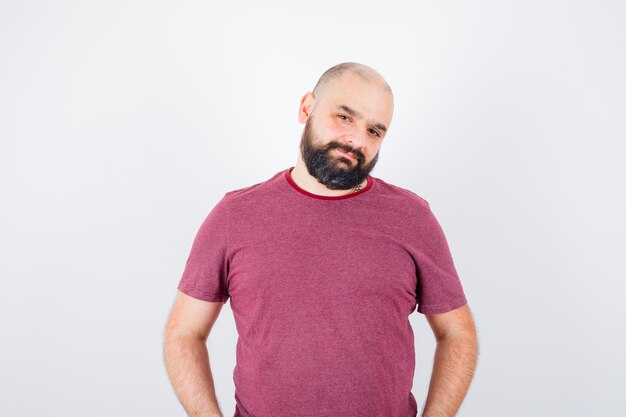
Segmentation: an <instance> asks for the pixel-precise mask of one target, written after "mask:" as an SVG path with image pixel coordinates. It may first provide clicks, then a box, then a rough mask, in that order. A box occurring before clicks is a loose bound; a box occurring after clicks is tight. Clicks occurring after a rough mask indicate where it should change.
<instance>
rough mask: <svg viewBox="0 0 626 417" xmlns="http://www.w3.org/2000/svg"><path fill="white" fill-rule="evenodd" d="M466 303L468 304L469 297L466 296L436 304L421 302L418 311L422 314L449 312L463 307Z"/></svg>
mask: <svg viewBox="0 0 626 417" xmlns="http://www.w3.org/2000/svg"><path fill="white" fill-rule="evenodd" d="M465 304H467V299H466V298H465V297H463V298H458V299H456V300H454V301H448V302H446V303H441V304H435V305H432V306H424V305H421V304H420V305H419V306H418V307H417V312H418V313H421V314H440V313H447V312H448V311H452V310H455V309H457V308H459V307H463V306H464V305H465Z"/></svg>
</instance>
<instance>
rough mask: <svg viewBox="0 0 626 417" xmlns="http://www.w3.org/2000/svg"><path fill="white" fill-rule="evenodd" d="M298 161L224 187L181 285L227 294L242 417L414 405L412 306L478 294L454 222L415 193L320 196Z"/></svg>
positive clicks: (441, 307) (436, 308) (370, 185)
mask: <svg viewBox="0 0 626 417" xmlns="http://www.w3.org/2000/svg"><path fill="white" fill-rule="evenodd" d="M291 169H293V167H291V168H288V169H286V170H284V171H280V172H278V173H276V174H275V175H274V176H272V177H271V178H269V179H268V180H266V181H264V182H261V183H258V184H254V185H252V186H249V187H245V188H241V189H238V190H233V191H229V192H227V193H226V194H225V195H224V197H222V199H221V200H220V201H219V202H218V203H217V204H216V205H215V207H214V208H213V209H212V210H211V212H210V213H209V214H208V216H207V217H206V219H205V220H204V222H203V223H202V225H201V226H200V229H199V230H198V233H197V235H196V237H195V239H194V241H193V245H192V247H191V252H190V254H189V257H188V259H187V263H186V265H185V270H184V272H183V275H182V278H181V280H180V283H179V285H178V289H179V290H180V291H182V292H184V293H185V294H187V295H189V296H191V297H194V298H197V299H200V300H204V301H211V302H226V301H227V300H228V299H229V298H230V304H231V308H232V311H233V315H234V319H235V324H236V327H237V332H238V334H239V338H238V341H237V355H236V356H237V364H236V366H235V369H234V372H233V380H234V383H235V400H236V403H237V412H236V415H241V416H243V417H292V416H298V417H303V416H307V417H320V416H333V417H347V416H368V417H372V416H377V417H378V416H386V417H415V416H416V415H417V414H418V407H417V403H416V401H415V398H414V396H413V394H412V393H411V388H412V386H413V376H414V370H415V350H414V339H413V329H412V328H411V324H410V323H409V315H410V314H411V313H412V312H413V311H415V308H416V306H417V311H418V312H420V313H422V314H433V313H443V312H447V311H450V310H453V309H456V308H458V307H461V306H463V305H465V304H466V302H467V301H466V298H465V294H464V291H463V287H462V286H461V282H460V280H459V277H458V275H457V272H456V269H455V266H454V263H453V260H452V256H451V254H450V250H449V248H448V243H447V241H446V238H445V236H444V233H443V230H442V229H441V227H440V225H439V223H438V222H437V220H436V218H435V216H434V215H433V213H432V212H431V210H430V206H429V204H428V202H427V201H426V200H424V199H422V198H421V197H419V196H418V195H417V194H415V193H413V192H412V191H409V190H406V189H404V188H401V187H398V186H395V185H392V184H389V183H387V182H385V181H383V180H381V179H379V178H375V177H372V176H371V175H370V176H369V177H368V182H367V185H366V186H365V188H363V189H362V190H360V191H358V192H356V193H352V194H347V195H344V196H339V197H326V196H319V195H316V194H311V193H309V192H307V191H305V190H303V189H302V188H300V187H298V185H296V183H295V182H294V181H293V180H292V179H291V176H290V171H291Z"/></svg>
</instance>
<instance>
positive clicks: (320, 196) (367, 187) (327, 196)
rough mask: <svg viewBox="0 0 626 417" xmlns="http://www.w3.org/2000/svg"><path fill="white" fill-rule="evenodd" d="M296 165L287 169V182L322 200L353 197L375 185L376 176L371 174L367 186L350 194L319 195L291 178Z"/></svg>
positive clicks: (297, 189) (302, 191)
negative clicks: (301, 186)
mask: <svg viewBox="0 0 626 417" xmlns="http://www.w3.org/2000/svg"><path fill="white" fill-rule="evenodd" d="M294 168H295V167H289V168H287V169H286V170H285V173H284V176H285V178H286V179H287V182H288V183H289V185H291V186H292V187H293V188H294V189H295V190H296V191H298V192H300V193H302V194H304V195H306V196H308V197H313V198H317V199H320V200H343V199H346V198H351V197H356V196H358V195H361V194H363V193H364V192H366V191H368V190H369V189H370V188H372V186H373V185H374V177H372V176H371V175H368V176H367V184H365V187H363V188H362V189H360V190H359V191H357V192H354V193H350V194H344V195H334V196H333V195H318V194H313V193H310V192H308V191H307V190H305V189H303V188H300V186H298V184H296V183H295V181H294V180H293V178H291V170H292V169H294Z"/></svg>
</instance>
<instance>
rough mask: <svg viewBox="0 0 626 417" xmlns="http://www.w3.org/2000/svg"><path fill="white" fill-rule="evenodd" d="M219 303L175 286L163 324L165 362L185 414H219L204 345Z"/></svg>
mask: <svg viewBox="0 0 626 417" xmlns="http://www.w3.org/2000/svg"><path fill="white" fill-rule="evenodd" d="M222 306H223V303H222V302H206V301H202V300H198V299H195V298H193V297H190V296H188V295H186V294H185V293H183V292H181V291H180V290H179V291H178V293H177V295H176V300H175V301H174V306H173V307H172V311H171V313H170V317H169V319H168V321H167V325H166V327H165V336H164V343H163V357H164V361H165V366H166V368H167V372H168V376H169V378H170V381H171V383H172V386H173V387H174V390H175V391H176V395H177V396H178V400H179V401H180V403H181V404H182V406H183V408H184V409H185V411H186V412H187V415H189V417H222V413H221V412H220V409H219V406H218V403H217V398H216V396H215V386H214V384H213V376H212V374H211V368H210V365H209V355H208V350H207V347H206V340H207V338H208V336H209V332H210V331H211V328H212V327H213V323H215V320H216V319H217V316H218V315H219V313H220V310H221V309H222Z"/></svg>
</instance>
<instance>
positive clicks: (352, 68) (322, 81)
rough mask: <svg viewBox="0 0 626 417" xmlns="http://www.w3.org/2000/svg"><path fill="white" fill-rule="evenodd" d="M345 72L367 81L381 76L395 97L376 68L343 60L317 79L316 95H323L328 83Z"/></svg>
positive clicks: (389, 90) (389, 88) (385, 82)
mask: <svg viewBox="0 0 626 417" xmlns="http://www.w3.org/2000/svg"><path fill="white" fill-rule="evenodd" d="M345 72H349V73H351V74H354V75H357V76H359V77H361V78H363V79H364V80H366V81H371V79H372V76H374V77H378V78H380V79H381V80H382V81H383V82H384V84H385V89H386V90H387V91H388V92H389V94H391V96H392V97H393V91H391V87H390V86H389V84H388V83H387V81H385V79H384V78H383V76H382V75H380V74H379V73H378V71H376V70H375V69H374V68H372V67H368V66H367V65H364V64H360V63H358V62H342V63H341V64H337V65H335V66H333V67H331V68H329V69H327V70H326V71H325V72H324V73H323V74H322V76H321V77H320V78H319V80H317V83H316V84H315V87H314V88H313V94H314V95H315V97H319V96H321V95H322V94H323V91H324V90H325V89H326V87H327V86H328V84H330V83H331V82H332V81H334V80H336V79H337V78H339V77H341V76H342V75H343V74H344V73H345Z"/></svg>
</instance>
